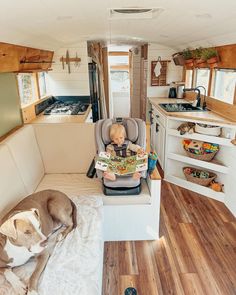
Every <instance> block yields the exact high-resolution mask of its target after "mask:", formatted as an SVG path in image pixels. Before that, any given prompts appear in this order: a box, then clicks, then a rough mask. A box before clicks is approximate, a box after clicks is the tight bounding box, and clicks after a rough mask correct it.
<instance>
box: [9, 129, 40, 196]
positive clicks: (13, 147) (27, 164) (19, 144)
mask: <svg viewBox="0 0 236 295" xmlns="http://www.w3.org/2000/svg"><path fill="white" fill-rule="evenodd" d="M4 143H5V144H6V145H7V146H8V147H9V150H10V151H11V154H12V156H13V159H14V161H15V163H16V166H17V168H18V170H19V173H20V175H21V178H22V180H23V182H24V184H25V187H26V190H27V193H28V194H31V193H33V192H34V191H35V189H36V187H37V186H38V184H39V182H40V181H41V179H42V177H43V175H44V166H43V161H42V158H41V155H40V151H39V148H38V144H37V141H36V137H35V134H34V130H33V127H32V126H24V127H23V128H21V129H20V130H18V131H17V132H15V133H14V134H13V135H12V136H10V137H8V138H7V139H6V140H5V141H4Z"/></svg>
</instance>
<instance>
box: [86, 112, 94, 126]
mask: <svg viewBox="0 0 236 295" xmlns="http://www.w3.org/2000/svg"><path fill="white" fill-rule="evenodd" d="M85 123H93V113H92V110H90V112H89V114H88V116H87V119H86V120H85Z"/></svg>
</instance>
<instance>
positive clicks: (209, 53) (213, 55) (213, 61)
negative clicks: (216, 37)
mask: <svg viewBox="0 0 236 295" xmlns="http://www.w3.org/2000/svg"><path fill="white" fill-rule="evenodd" d="M202 57H203V59H205V60H206V61H207V64H208V65H209V67H210V68H215V67H217V63H218V61H219V55H218V52H217V50H216V48H214V47H212V48H206V49H204V50H203V52H202Z"/></svg>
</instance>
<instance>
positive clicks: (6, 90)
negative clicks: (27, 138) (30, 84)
mask: <svg viewBox="0 0 236 295" xmlns="http://www.w3.org/2000/svg"><path fill="white" fill-rule="evenodd" d="M20 125H22V117H21V113H20V99H19V95H18V90H17V82H16V77H15V74H13V73H0V137H2V136H3V135H4V134H6V133H8V132H9V131H10V130H12V129H14V128H15V127H17V126H20Z"/></svg>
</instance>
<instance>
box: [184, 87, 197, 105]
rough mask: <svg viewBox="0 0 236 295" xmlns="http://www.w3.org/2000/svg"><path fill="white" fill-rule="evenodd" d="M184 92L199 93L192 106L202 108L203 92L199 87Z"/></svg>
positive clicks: (185, 89) (186, 89)
mask: <svg viewBox="0 0 236 295" xmlns="http://www.w3.org/2000/svg"><path fill="white" fill-rule="evenodd" d="M199 87H200V86H199ZM183 91H184V92H186V91H197V96H196V98H195V100H194V102H193V103H192V106H194V107H201V92H200V90H199V89H198V87H196V88H184V89H183Z"/></svg>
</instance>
